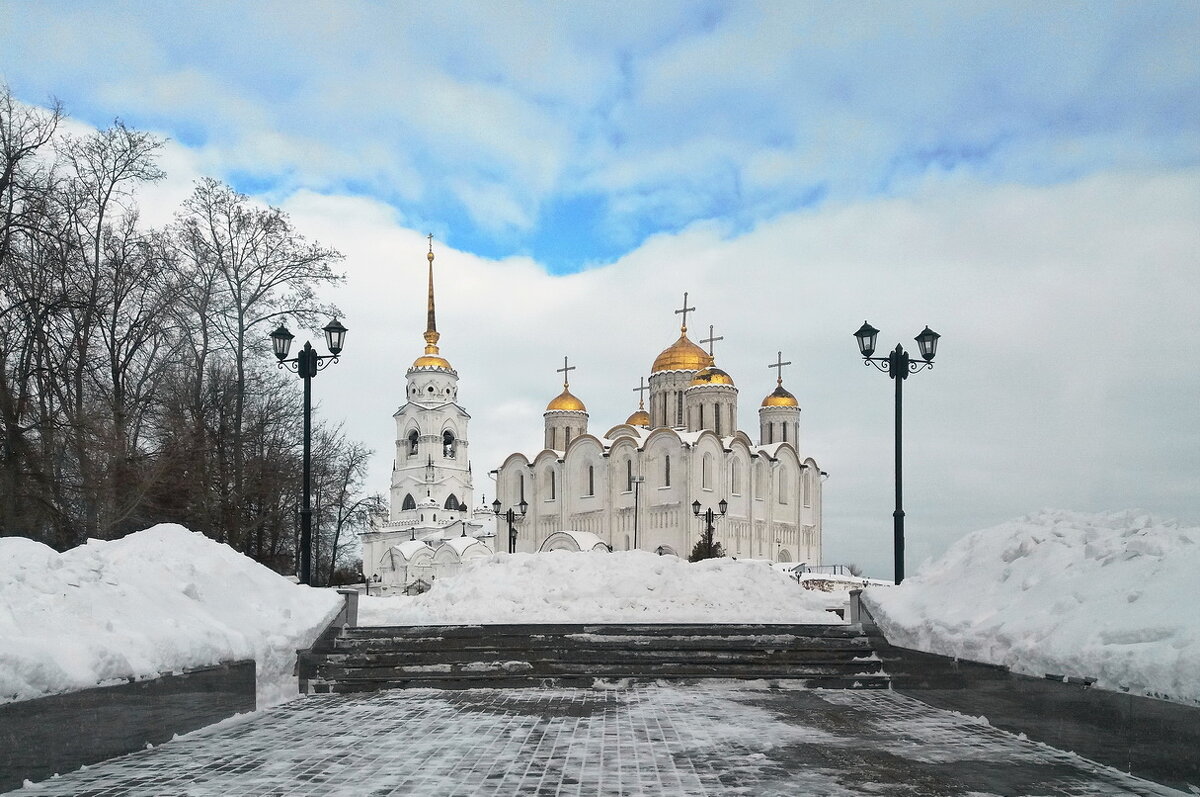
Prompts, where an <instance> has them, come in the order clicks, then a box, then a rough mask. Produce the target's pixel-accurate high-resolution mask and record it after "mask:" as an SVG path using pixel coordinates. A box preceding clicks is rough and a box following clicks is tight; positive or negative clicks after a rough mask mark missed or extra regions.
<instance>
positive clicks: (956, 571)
mask: <svg viewBox="0 0 1200 797" xmlns="http://www.w3.org/2000/svg"><path fill="white" fill-rule="evenodd" d="M864 598H865V599H866V600H867V603H868V607H869V608H870V610H871V613H872V614H873V615H874V616H875V618H876V620H877V621H878V622H879V624H880V626H881V628H882V629H883V631H884V634H885V635H886V636H887V638H888V640H889V641H891V642H892V643H893V644H896V645H900V646H902V647H908V648H915V649H917V650H924V651H929V652H932V653H941V654H944V655H948V656H957V657H960V658H965V659H972V660H975V661H985V662H992V663H995V664H1004V665H1007V666H1008V667H1010V668H1011V669H1013V670H1014V671H1016V672H1021V673H1026V674H1029V675H1035V676H1042V675H1045V674H1047V673H1053V674H1059V675H1067V676H1078V677H1093V678H1096V679H1098V685H1099V686H1103V687H1106V688H1109V689H1128V690H1129V691H1131V692H1134V693H1138V694H1148V695H1154V696H1157V697H1166V698H1170V699H1173V700H1178V701H1180V702H1186V703H1200V665H1198V664H1197V662H1200V611H1198V609H1197V607H1198V606H1200V528H1181V527H1180V526H1179V525H1178V524H1177V523H1174V522H1171V521H1163V520H1159V519H1156V518H1153V517H1150V516H1147V515H1144V514H1138V513H1136V512H1118V513H1111V514H1098V515H1089V514H1079V513H1073V512H1063V511H1052V510H1044V511H1042V512H1040V513H1037V514H1034V515H1030V516H1028V517H1024V518H1021V519H1019V520H1015V521H1012V522H1010V523H1005V524H1003V525H1000V526H996V527H995V528H991V529H986V530H984V531H978V532H975V533H973V534H970V535H968V536H966V537H964V538H962V539H961V540H959V541H958V542H957V543H955V544H954V545H953V546H952V547H951V548H950V549H949V550H948V551H947V552H946V553H945V554H944V555H943V556H942V557H941V558H940V559H939V560H937V561H936V562H933V563H929V562H927V563H926V564H925V565H923V566H922V567H921V569H920V572H918V574H917V575H916V576H914V577H912V578H909V579H906V580H905V581H904V583H903V584H902V585H901V586H899V587H893V588H890V589H878V588H872V589H869V590H867V591H866V593H864Z"/></svg>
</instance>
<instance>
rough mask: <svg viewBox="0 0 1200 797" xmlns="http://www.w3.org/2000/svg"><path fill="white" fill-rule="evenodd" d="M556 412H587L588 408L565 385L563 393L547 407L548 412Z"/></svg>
mask: <svg viewBox="0 0 1200 797" xmlns="http://www.w3.org/2000/svg"><path fill="white" fill-rule="evenodd" d="M554 410H564V411H567V412H587V407H585V406H583V402H582V401H580V400H579V399H578V398H576V397H575V395H574V394H573V393H571V390H570V388H568V387H567V386H566V385H563V392H561V393H559V394H558V395H557V396H555V397H554V398H553V399H551V401H550V403H549V404H547V405H546V412H552V411H554Z"/></svg>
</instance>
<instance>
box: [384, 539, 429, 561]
mask: <svg viewBox="0 0 1200 797" xmlns="http://www.w3.org/2000/svg"><path fill="white" fill-rule="evenodd" d="M392 550H393V551H395V552H396V553H398V554H400V555H401V556H403V557H404V559H405V560H406V561H407V560H409V559H411V558H412V556H413V554H415V553H417V552H418V551H424V550H429V546H428V545H426V544H425V541H424V540H405V541H404V542H401V543H397V544H396V545H393V546H392Z"/></svg>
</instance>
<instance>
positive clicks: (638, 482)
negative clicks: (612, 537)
mask: <svg viewBox="0 0 1200 797" xmlns="http://www.w3.org/2000/svg"><path fill="white" fill-rule="evenodd" d="M630 481H632V482H633V550H635V551H636V550H637V544H638V509H639V507H638V497H639V495H640V493H641V491H642V482H644V481H646V477H645V476H633V477H632V478H631V479H630Z"/></svg>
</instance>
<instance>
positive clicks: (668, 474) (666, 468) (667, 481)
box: [663, 454, 671, 487]
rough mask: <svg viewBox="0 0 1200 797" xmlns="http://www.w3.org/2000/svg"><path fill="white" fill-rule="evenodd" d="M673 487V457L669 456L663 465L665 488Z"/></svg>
mask: <svg viewBox="0 0 1200 797" xmlns="http://www.w3.org/2000/svg"><path fill="white" fill-rule="evenodd" d="M670 486H671V455H670V454H667V457H666V459H665V460H664V464H663V487H670Z"/></svg>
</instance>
